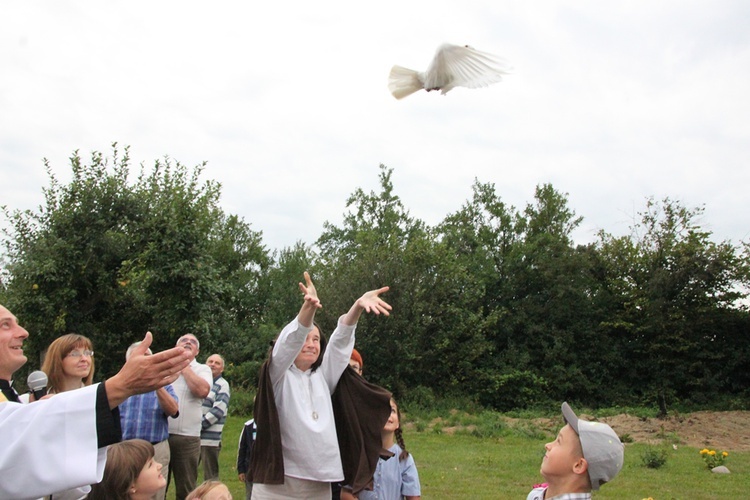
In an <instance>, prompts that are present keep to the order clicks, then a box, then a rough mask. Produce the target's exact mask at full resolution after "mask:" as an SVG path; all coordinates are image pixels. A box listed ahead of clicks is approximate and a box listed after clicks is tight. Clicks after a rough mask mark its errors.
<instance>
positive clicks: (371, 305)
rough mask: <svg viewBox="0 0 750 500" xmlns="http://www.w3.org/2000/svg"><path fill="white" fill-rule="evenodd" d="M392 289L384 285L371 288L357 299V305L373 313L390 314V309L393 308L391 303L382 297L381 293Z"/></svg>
mask: <svg viewBox="0 0 750 500" xmlns="http://www.w3.org/2000/svg"><path fill="white" fill-rule="evenodd" d="M388 290H390V287H388V286H384V287H383V288H378V289H377V290H370V291H369V292H367V293H365V294H364V295H362V296H361V297H360V298H359V299H357V302H356V305H357V306H359V307H361V308H362V309H364V310H365V311H367V312H368V313H373V314H385V315H386V316H390V314H391V313H390V311H391V309H393V308H392V307H391V306H390V304H388V303H387V302H386V301H384V300H383V299H381V298H380V294H381V293H385V292H387V291H388Z"/></svg>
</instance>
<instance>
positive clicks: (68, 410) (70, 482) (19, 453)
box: [0, 384, 107, 500]
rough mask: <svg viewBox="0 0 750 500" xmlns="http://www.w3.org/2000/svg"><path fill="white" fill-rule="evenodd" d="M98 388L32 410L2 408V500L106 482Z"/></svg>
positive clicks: (28, 407)
mask: <svg viewBox="0 0 750 500" xmlns="http://www.w3.org/2000/svg"><path fill="white" fill-rule="evenodd" d="M98 385H99V384H94V385H90V386H88V387H84V388H82V389H77V390H75V391H68V392H63V393H61V394H56V395H55V396H54V397H52V398H49V399H44V400H41V401H37V402H35V403H33V404H28V405H23V404H17V403H10V402H8V403H0V436H2V445H0V498H13V499H17V500H23V499H35V498H39V497H42V496H45V495H50V494H52V493H55V492H58V491H62V490H67V489H71V488H77V487H80V486H85V485H89V484H94V483H98V482H100V481H101V480H102V476H103V475H104V464H105V461H106V459H107V449H106V447H105V448H102V449H98V448H97V445H98V443H97V432H96V391H97V387H98Z"/></svg>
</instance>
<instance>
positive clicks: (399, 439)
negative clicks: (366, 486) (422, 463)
mask: <svg viewBox="0 0 750 500" xmlns="http://www.w3.org/2000/svg"><path fill="white" fill-rule="evenodd" d="M381 436H382V438H383V448H384V449H386V450H388V451H390V452H391V453H393V457H391V458H388V459H385V458H382V457H381V458H380V460H379V461H378V467H377V469H376V470H375V475H374V477H373V486H374V487H373V490H372V491H370V490H362V491H360V492H359V494H358V495H357V497H356V498H359V500H373V499H377V498H392V499H396V498H398V499H400V498H406V499H407V500H419V498H421V495H422V492H421V487H420V484H419V473H418V472H417V465H416V464H415V463H414V457H413V456H412V454H411V453H409V452H408V451H407V450H406V445H405V444H404V437H403V433H402V431H401V412H400V411H399V409H398V405H397V404H396V401H395V400H394V399H393V398H391V416H390V417H389V418H388V422H387V423H386V424H385V427H384V428H383V431H382V433H381ZM341 498H342V500H351V499H353V498H355V497H354V496H353V495H352V494H351V492H350V491H348V490H347V489H346V488H344V489H343V490H342V492H341Z"/></svg>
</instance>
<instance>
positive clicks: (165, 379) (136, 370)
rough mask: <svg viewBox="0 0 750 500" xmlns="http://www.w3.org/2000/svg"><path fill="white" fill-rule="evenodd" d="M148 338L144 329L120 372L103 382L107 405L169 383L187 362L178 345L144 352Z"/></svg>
mask: <svg viewBox="0 0 750 500" xmlns="http://www.w3.org/2000/svg"><path fill="white" fill-rule="evenodd" d="M152 338H153V337H152V335H151V332H147V333H146V336H145V337H144V339H143V342H141V343H140V344H139V345H138V346H137V347H136V348H135V349H134V350H133V352H132V353H131V355H130V358H128V360H127V361H126V362H125V364H124V365H123V366H122V368H121V369H120V371H119V372H117V374H116V375H115V376H114V377H112V378H110V379H108V380H107V381H106V382H105V383H104V384H105V388H106V390H107V399H108V400H109V406H110V408H114V407H115V406H118V405H119V404H120V403H122V402H123V401H125V399H127V398H129V397H130V396H132V395H134V394H141V393H144V392H151V391H155V390H156V389H158V388H159V387H164V386H165V385H167V384H171V383H172V382H174V381H175V380H177V377H179V375H180V372H181V371H182V370H183V369H184V368H185V367H186V366H187V365H189V364H190V357H189V355H188V353H186V352H185V349H183V348H182V347H173V348H172V349H169V350H166V351H161V352H157V353H156V354H154V355H152V356H149V355H147V354H146V351H147V350H148V348H149V346H150V345H151V341H152Z"/></svg>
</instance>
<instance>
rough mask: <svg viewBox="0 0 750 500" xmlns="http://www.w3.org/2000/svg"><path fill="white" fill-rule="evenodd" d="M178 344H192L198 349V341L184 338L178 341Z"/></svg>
mask: <svg viewBox="0 0 750 500" xmlns="http://www.w3.org/2000/svg"><path fill="white" fill-rule="evenodd" d="M177 343H178V344H193V345H194V346H196V347H198V341H197V340H195V339H191V338H190V337H185V338H182V339H180V340H179V341H178V342H177Z"/></svg>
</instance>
